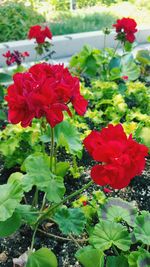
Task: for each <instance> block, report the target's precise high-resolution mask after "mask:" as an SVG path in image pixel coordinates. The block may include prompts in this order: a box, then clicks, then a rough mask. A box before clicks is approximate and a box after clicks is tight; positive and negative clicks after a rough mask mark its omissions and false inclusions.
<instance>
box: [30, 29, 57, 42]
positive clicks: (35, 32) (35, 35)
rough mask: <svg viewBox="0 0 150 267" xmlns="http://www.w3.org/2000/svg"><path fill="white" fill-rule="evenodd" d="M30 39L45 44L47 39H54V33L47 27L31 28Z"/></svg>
mask: <svg viewBox="0 0 150 267" xmlns="http://www.w3.org/2000/svg"><path fill="white" fill-rule="evenodd" d="M28 38H29V39H36V41H37V43H38V44H43V43H44V42H45V39H46V38H49V39H52V33H51V31H50V29H49V28H48V27H47V26H46V27H41V26H40V25H35V26H32V27H31V28H30V30H29V33H28Z"/></svg>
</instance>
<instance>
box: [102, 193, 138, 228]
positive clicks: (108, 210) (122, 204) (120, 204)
mask: <svg viewBox="0 0 150 267" xmlns="http://www.w3.org/2000/svg"><path fill="white" fill-rule="evenodd" d="M98 215H99V217H100V218H102V219H103V220H109V221H112V222H113V221H115V222H118V221H122V220H124V221H125V222H127V223H128V224H129V225H131V226H133V225H134V223H135V219H136V215H137V209H136V208H134V207H133V206H132V205H131V204H130V203H128V202H127V201H123V200H122V199H121V198H109V199H108V201H107V202H106V203H105V204H104V205H103V206H102V207H101V208H100V209H99V211H98Z"/></svg>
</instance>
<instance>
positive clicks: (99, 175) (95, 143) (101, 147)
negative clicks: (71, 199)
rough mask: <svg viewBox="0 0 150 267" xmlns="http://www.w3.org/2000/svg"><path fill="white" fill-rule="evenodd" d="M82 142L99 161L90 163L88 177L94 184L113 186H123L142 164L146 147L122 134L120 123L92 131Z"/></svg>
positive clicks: (146, 151)
mask: <svg viewBox="0 0 150 267" xmlns="http://www.w3.org/2000/svg"><path fill="white" fill-rule="evenodd" d="M84 145H85V147H86V149H87V150H88V152H89V153H90V155H91V156H92V157H93V159H94V160H96V161H99V162H102V164H101V165H100V164H97V165H95V166H94V167H92V170H91V177H92V179H93V180H94V182H95V183H96V184H99V185H101V186H104V185H110V186H111V187H112V188H114V189H121V188H124V187H126V186H127V185H128V184H129V183H130V181H131V180H132V179H133V178H134V176H136V175H139V174H141V172H142V170H143V169H144V167H145V156H146V155H147V154H148V148H147V147H146V146H144V145H141V144H139V143H137V142H136V141H135V140H133V139H132V136H131V135H130V136H129V137H127V136H126V134H125V132H124V130H123V127H122V125H121V124H118V125H116V126H113V125H111V124H109V125H108V128H103V129H102V130H101V132H98V131H92V132H91V133H90V134H89V135H88V136H87V137H86V138H85V139H84Z"/></svg>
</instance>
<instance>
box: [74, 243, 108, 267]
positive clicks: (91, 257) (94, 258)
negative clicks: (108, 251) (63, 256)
mask: <svg viewBox="0 0 150 267" xmlns="http://www.w3.org/2000/svg"><path fill="white" fill-rule="evenodd" d="M75 256H76V258H77V259H78V261H79V262H80V263H81V264H82V265H83V266H84V267H93V266H94V267H103V266H104V253H103V252H102V251H100V250H98V249H96V248H93V247H92V246H87V247H83V248H81V249H80V250H78V251H77V253H76V255H75Z"/></svg>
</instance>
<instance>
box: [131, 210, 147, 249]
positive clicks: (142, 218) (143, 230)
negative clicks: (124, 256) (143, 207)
mask: <svg viewBox="0 0 150 267" xmlns="http://www.w3.org/2000/svg"><path fill="white" fill-rule="evenodd" d="M134 235H135V238H136V240H137V241H141V242H142V243H143V244H146V245H150V214H149V213H147V212H146V213H143V214H142V215H139V216H138V217H137V218H136V226H135V228H134Z"/></svg>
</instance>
